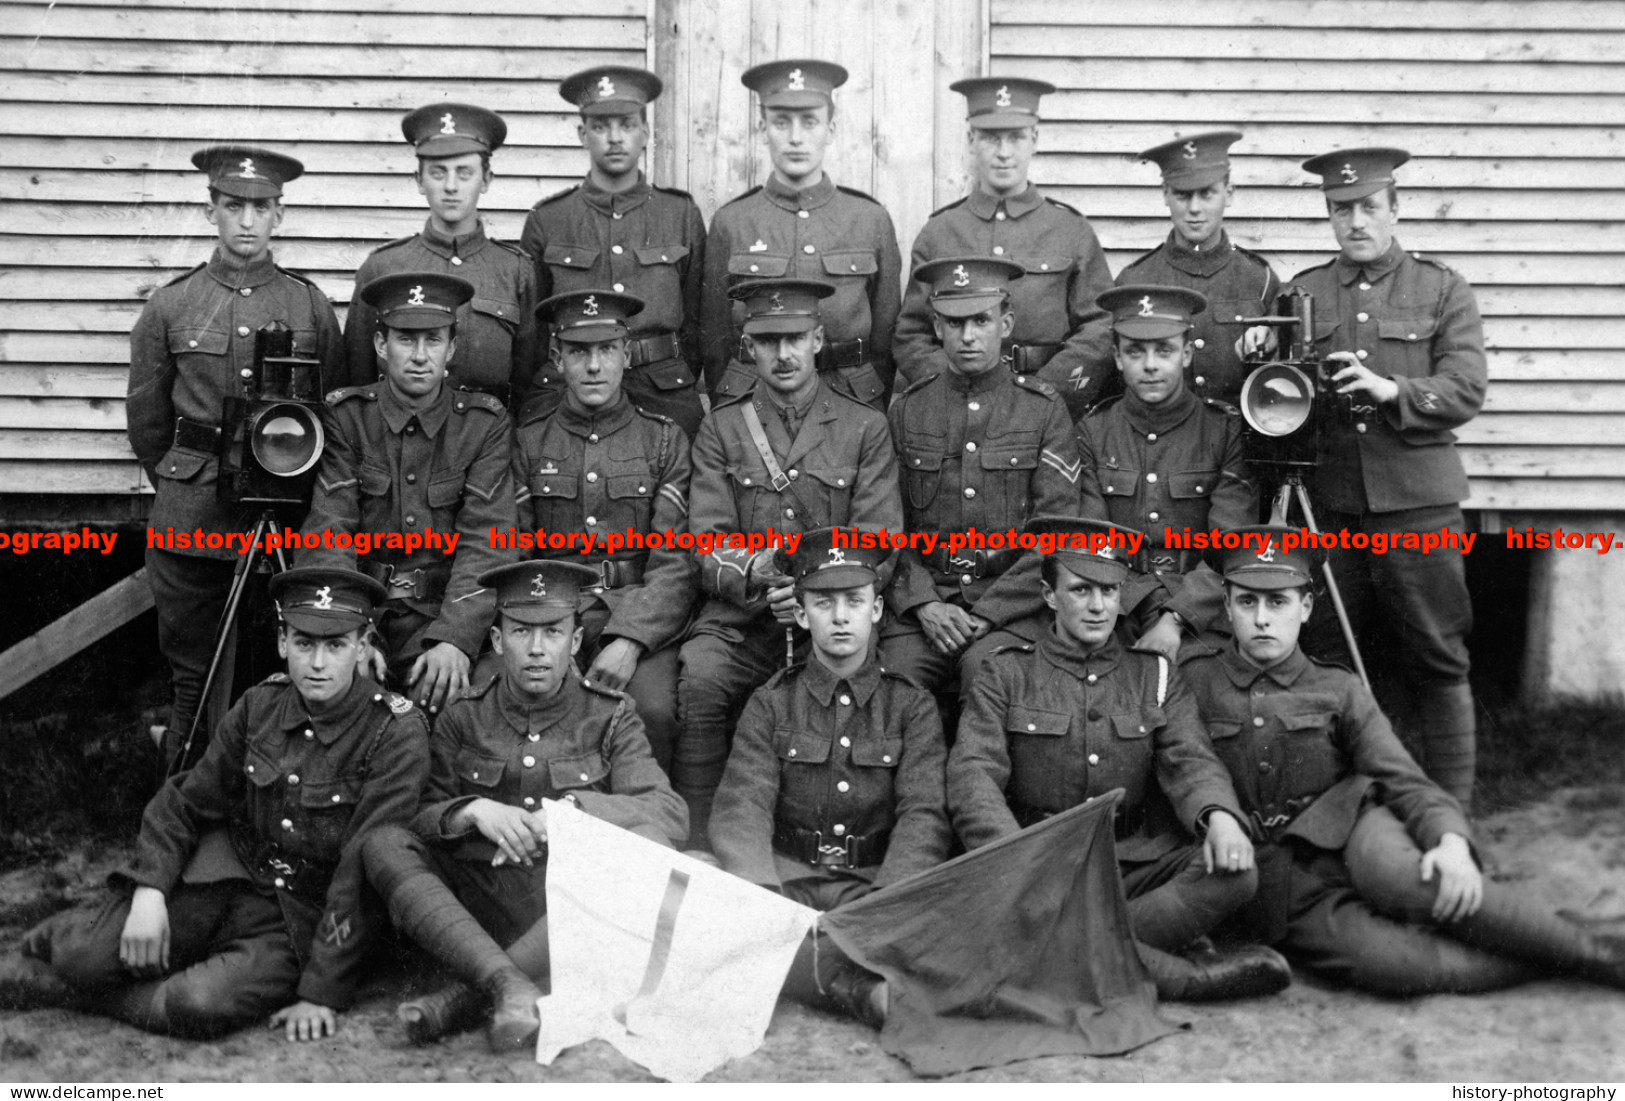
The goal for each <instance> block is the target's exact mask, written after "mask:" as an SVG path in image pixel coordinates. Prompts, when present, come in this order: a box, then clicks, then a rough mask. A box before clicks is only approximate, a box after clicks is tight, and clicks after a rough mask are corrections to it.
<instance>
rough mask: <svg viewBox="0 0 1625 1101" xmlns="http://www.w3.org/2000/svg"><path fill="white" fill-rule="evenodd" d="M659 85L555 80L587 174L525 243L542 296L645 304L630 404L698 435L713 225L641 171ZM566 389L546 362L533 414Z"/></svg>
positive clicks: (619, 79) (617, 79) (615, 79)
mask: <svg viewBox="0 0 1625 1101" xmlns="http://www.w3.org/2000/svg"><path fill="white" fill-rule="evenodd" d="M660 90H661V83H660V78H659V77H657V76H655V75H654V74H653V73H650V72H645V71H644V70H642V69H629V68H625V67H623V66H618V65H612V66H604V67H601V68H595V69H587V70H586V71H584V72H579V73H576V74H575V75H574V76H571V77H569V78H567V79H566V80H565V81H564V82H563V83H562V84H560V85H559V94H560V95H561V96H563V97H564V98H565V99H567V100H569V101H570V102H571V103H573V104H575V105H576V106H577V107H579V108H580V110H581V123H580V125H578V126H577V127H576V133H577V134H578V135H579V136H580V138H581V144H582V146H583V147H584V148H585V149H586V150H587V157H588V160H589V162H590V164H589V167H588V169H587V178H586V179H585V180H583V181H582V182H581V183H580V184H579V185H578V186H576V187H571V188H567V189H565V190H564V191H561V192H559V193H558V194H556V195H551V196H549V197H548V198H546V199H543V200H542V201H541V202H539V203H537V204H536V206H535V208H534V209H532V210H531V212H530V216H529V217H527V218H526V219H525V230H524V232H523V233H522V234H521V235H520V238H519V243H520V245H521V246H522V247H523V248H524V250H525V251H526V252H528V253H530V255H531V257H532V258H533V261H534V263H535V265H536V285H537V286H538V287H539V288H540V291H541V295H542V297H544V298H545V297H548V296H550V295H557V294H564V293H566V292H568V291H579V290H589V289H593V288H607V289H610V290H613V291H615V292H616V293H618V294H619V293H624V294H630V295H634V296H636V297H638V298H641V299H642V300H643V303H644V307H643V311H642V312H641V313H639V314H638V317H637V321H636V322H634V323H633V325H632V329H631V336H630V338H629V340H628V343H627V355H628V360H627V374H626V381H625V384H624V385H625V387H626V394H627V397H628V398H630V399H631V401H632V404H633V405H635V406H637V407H638V408H639V409H645V410H647V411H649V412H651V413H657V414H659V415H661V416H664V417H670V418H671V419H672V420H673V421H676V422H677V424H678V425H679V426H680V427H681V428H682V430H683V431H684V432H685V433H686V434H687V435H688V437H689V438H690V439H692V438H693V437H694V433H695V432H697V431H699V427H700V418H701V417H702V416H704V409H703V407H702V406H701V403H700V387H699V384H698V382H697V381H696V380H697V379H698V378H699V365H700V276H701V274H702V273H703V272H704V270H705V222H704V220H703V219H702V218H701V217H700V208H699V207H698V206H696V205H694V200H693V199H692V198H691V197H690V196H689V194H688V192H686V191H679V190H677V189H676V188H673V187H655V186H654V185H652V184H650V183H649V181H648V179H647V178H646V177H645V176H644V174H643V172H642V171H641V170H640V169H639V168H638V160H639V158H640V157H641V156H642V155H643V148H644V146H645V145H647V144H648V141H649V118H648V105H649V104H650V103H651V102H652V101H654V100H655V99H656V98H658V97H659V95H660ZM544 358H545V357H544ZM564 389H565V384H564V380H563V379H562V378H560V377H559V374H558V371H557V369H556V367H555V366H554V364H553V363H552V362H551V361H547V362H544V363H543V364H542V367H541V379H540V382H539V383H538V386H537V391H538V392H537V396H536V399H535V400H536V402H537V408H536V409H535V410H534V411H533V412H535V413H549V412H551V411H552V408H553V407H554V406H556V405H557V404H558V403H559V401H560V400H561V399H562V396H563V393H564Z"/></svg>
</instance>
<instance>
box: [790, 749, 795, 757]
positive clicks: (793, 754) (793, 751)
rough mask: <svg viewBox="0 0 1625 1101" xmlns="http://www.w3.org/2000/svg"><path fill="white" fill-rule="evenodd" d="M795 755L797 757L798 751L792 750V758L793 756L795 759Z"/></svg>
mask: <svg viewBox="0 0 1625 1101" xmlns="http://www.w3.org/2000/svg"><path fill="white" fill-rule="evenodd" d="M795 755H796V751H795V750H793V749H792V750H791V751H790V756H792V757H794V756H795Z"/></svg>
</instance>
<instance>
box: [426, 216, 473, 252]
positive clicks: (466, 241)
mask: <svg viewBox="0 0 1625 1101" xmlns="http://www.w3.org/2000/svg"><path fill="white" fill-rule="evenodd" d="M418 237H419V238H421V239H422V241H423V245H424V247H425V248H427V249H428V250H429V251H430V252H432V253H434V254H435V255H436V256H439V257H441V258H442V259H446V260H450V259H451V258H452V257H453V256H473V255H475V254H476V253H478V252H480V251H481V250H482V249H484V248H485V246H486V245H488V244H490V243H491V241H490V238H488V237H486V235H485V226H484V224H483V223H481V222H480V221H479V220H478V219H476V220H475V222H474V228H473V229H471V230H469V231H468V232H467V233H459V234H458V235H457V236H455V237H452V236H449V235H447V234H444V233H441V232H440V231H439V230H438V229H436V228H435V225H434V219H433V218H430V219H429V220H428V221H427V222H425V223H423V232H422V233H420V234H418Z"/></svg>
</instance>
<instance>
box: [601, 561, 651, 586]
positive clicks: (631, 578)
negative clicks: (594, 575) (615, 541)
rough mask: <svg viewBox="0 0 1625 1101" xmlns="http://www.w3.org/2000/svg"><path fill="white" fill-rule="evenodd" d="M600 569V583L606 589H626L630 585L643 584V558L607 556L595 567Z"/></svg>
mask: <svg viewBox="0 0 1625 1101" xmlns="http://www.w3.org/2000/svg"><path fill="white" fill-rule="evenodd" d="M593 568H594V569H596V570H597V571H598V583H599V585H601V586H602V587H603V588H606V589H624V588H626V587H627V586H628V585H641V584H643V559H641V558H606V559H604V560H603V561H602V562H599V563H598V564H597V565H596V566H594V567H593Z"/></svg>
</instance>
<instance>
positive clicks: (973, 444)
mask: <svg viewBox="0 0 1625 1101" xmlns="http://www.w3.org/2000/svg"><path fill="white" fill-rule="evenodd" d="M965 450H966V451H975V450H976V441H975V440H972V441H970V442H969V443H967V444H966V445H965Z"/></svg>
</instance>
